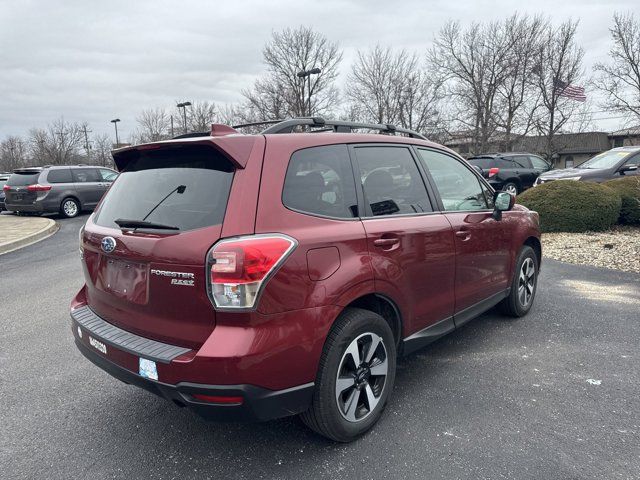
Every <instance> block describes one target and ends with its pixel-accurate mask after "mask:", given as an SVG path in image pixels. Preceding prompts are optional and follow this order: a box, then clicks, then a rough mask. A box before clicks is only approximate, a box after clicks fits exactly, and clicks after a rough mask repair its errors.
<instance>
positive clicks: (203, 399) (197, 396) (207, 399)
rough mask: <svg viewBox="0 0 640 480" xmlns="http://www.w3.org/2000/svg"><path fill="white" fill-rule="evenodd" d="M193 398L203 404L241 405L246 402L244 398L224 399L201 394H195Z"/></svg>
mask: <svg viewBox="0 0 640 480" xmlns="http://www.w3.org/2000/svg"><path fill="white" fill-rule="evenodd" d="M191 396H192V397H193V398H195V399H196V400H200V401H201V402H207V403H222V404H224V405H231V404H241V403H242V402H243V401H244V399H243V398H242V397H223V396H218V395H204V394H201V393H193V394H191Z"/></svg>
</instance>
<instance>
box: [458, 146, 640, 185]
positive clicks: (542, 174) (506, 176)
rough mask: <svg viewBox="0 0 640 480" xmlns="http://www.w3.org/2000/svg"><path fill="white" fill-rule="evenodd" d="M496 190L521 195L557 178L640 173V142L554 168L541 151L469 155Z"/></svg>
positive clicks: (608, 177) (588, 179)
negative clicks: (571, 166) (573, 165)
mask: <svg viewBox="0 0 640 480" xmlns="http://www.w3.org/2000/svg"><path fill="white" fill-rule="evenodd" d="M468 161H469V163H470V164H471V165H473V166H474V167H475V168H476V169H477V170H478V171H479V172H481V173H482V175H483V176H484V177H485V178H486V179H487V181H488V182H489V183H490V184H491V186H492V187H493V188H494V189H495V190H498V191H499V190H502V191H505V192H509V193H511V194H513V195H518V194H520V193H522V192H523V191H524V190H526V189H528V188H530V187H535V186H537V185H540V184H542V183H547V182H552V181H554V180H581V181H585V182H598V183H599V182H604V181H606V180H612V179H615V178H620V177H621V176H628V175H640V169H639V167H640V146H636V147H618V148H614V149H611V150H608V151H606V152H602V153H600V154H598V155H596V156H595V157H593V158H591V159H590V160H587V161H586V162H584V163H582V164H581V165H578V166H577V167H575V168H563V169H558V170H554V169H553V166H552V165H551V164H549V163H548V162H547V161H546V160H544V159H543V158H542V157H540V156H538V155H533V154H531V153H526V152H509V153H488V154H483V155H476V156H474V157H471V158H469V159H468Z"/></svg>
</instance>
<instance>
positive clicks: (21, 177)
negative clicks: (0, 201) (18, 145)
mask: <svg viewBox="0 0 640 480" xmlns="http://www.w3.org/2000/svg"><path fill="white" fill-rule="evenodd" d="M40 172H41V170H40V169H21V170H15V171H14V173H13V174H12V175H11V176H10V177H9V180H7V185H8V188H7V189H6V190H5V202H6V203H8V204H11V205H33V203H34V202H35V201H36V199H37V198H38V192H36V191H32V190H29V189H28V187H29V185H35V184H37V183H38V178H39V177H40Z"/></svg>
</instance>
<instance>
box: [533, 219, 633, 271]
mask: <svg viewBox="0 0 640 480" xmlns="http://www.w3.org/2000/svg"><path fill="white" fill-rule="evenodd" d="M542 254H543V256H545V257H549V258H553V259H554V260H560V261H561V262H568V263H577V264H581V265H591V266H594V267H603V268H612V269H615V270H622V271H625V272H636V273H640V228H638V227H616V228H615V229H612V230H609V231H607V232H586V233H544V234H542Z"/></svg>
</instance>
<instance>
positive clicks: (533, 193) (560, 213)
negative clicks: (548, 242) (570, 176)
mask: <svg viewBox="0 0 640 480" xmlns="http://www.w3.org/2000/svg"><path fill="white" fill-rule="evenodd" d="M518 203H520V204H522V205H524V206H525V207H527V208H529V209H531V210H535V211H536V212H538V213H539V214H540V229H541V230H542V231H543V232H587V231H599V230H606V229H608V228H610V227H611V226H612V225H614V224H615V223H616V221H617V220H618V217H619V216H620V206H621V204H622V200H621V199H620V195H619V194H618V193H617V192H616V191H615V190H612V189H611V188H609V187H605V186H604V185H599V184H597V183H588V182H580V181H574V180H556V181H554V182H549V183H543V184H542V185H539V186H537V187H535V188H530V189H529V190H527V191H525V192H524V193H523V194H521V195H519V196H518Z"/></svg>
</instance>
